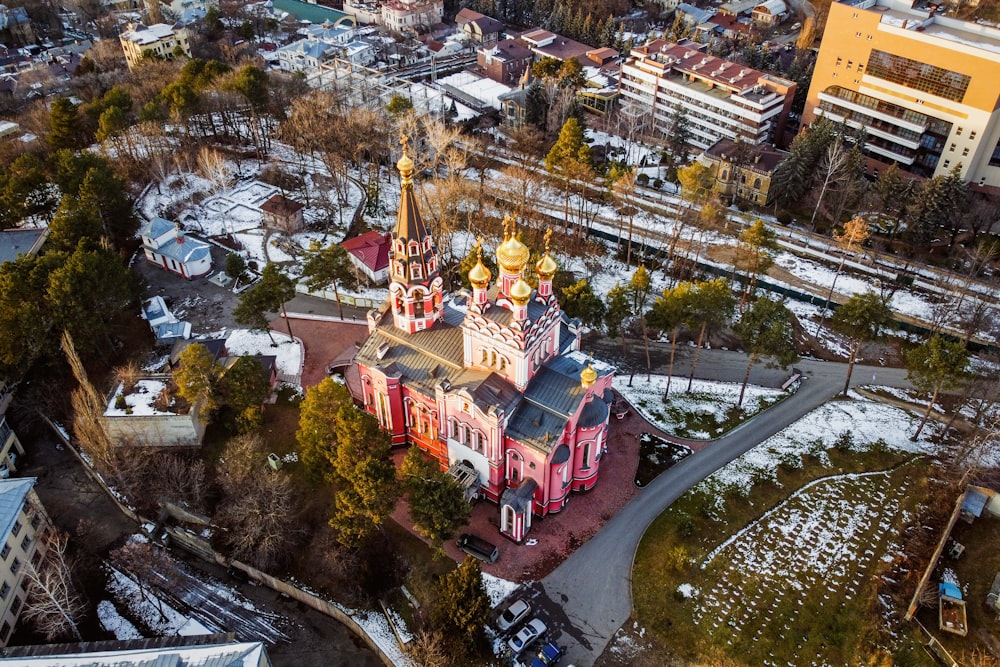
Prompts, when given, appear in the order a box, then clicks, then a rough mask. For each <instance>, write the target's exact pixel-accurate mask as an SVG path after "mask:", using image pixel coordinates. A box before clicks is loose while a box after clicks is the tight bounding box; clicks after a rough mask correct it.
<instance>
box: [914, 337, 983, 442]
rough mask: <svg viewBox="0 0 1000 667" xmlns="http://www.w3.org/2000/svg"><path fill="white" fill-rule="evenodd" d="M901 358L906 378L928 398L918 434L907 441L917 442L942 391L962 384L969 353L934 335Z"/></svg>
mask: <svg viewBox="0 0 1000 667" xmlns="http://www.w3.org/2000/svg"><path fill="white" fill-rule="evenodd" d="M903 356H904V358H905V360H906V378H907V379H908V380H909V381H910V382H912V383H913V386H914V387H916V388H917V389H918V390H920V391H923V392H927V393H929V394H930V395H931V397H930V401H929V402H928V403H927V410H925V411H924V416H923V418H922V419H921V420H920V424H919V425H918V426H917V431H916V433H914V434H913V437H911V438H910V439H911V440H913V441H916V440H917V438H919V437H920V432H921V431H923V430H924V426H925V425H926V424H927V419H928V418H929V417H930V416H931V411H932V410H933V409H934V406H935V405H936V404H937V399H938V397H939V396H940V395H941V392H942V391H950V390H952V389H957V388H958V387H961V386H962V384H963V383H964V382H965V377H966V369H967V367H968V365H969V352H968V350H966V349H965V346H964V345H962V343H960V342H958V341H956V342H951V341H948V340H945V339H944V338H942V337H941V336H940V335H938V334H934V335H933V336H931V337H930V338H929V339H927V340H926V341H924V342H923V343H922V344H921V345H919V346H917V347H915V348H913V349H912V350H910V351H909V352H907V353H906V354H904V355H903Z"/></svg>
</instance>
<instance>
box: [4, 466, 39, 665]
mask: <svg viewBox="0 0 1000 667" xmlns="http://www.w3.org/2000/svg"><path fill="white" fill-rule="evenodd" d="M35 481H36V480H35V478H34V477H24V478H21V479H4V480H0V540H2V541H0V647H2V646H6V645H7V642H8V641H9V640H10V635H11V633H12V632H13V631H14V626H15V625H17V619H18V616H19V615H20V614H21V610H22V608H23V607H24V599H25V597H26V596H27V581H26V579H27V577H26V570H27V567H26V566H27V565H28V564H29V563H31V564H32V565H37V564H38V563H39V561H41V559H42V556H43V555H44V553H45V545H44V544H43V542H44V540H43V533H44V531H45V528H46V526H48V525H49V517H48V515H47V514H46V513H45V509H44V508H43V507H42V503H41V501H39V500H38V495H37V494H35V490H34V486H35Z"/></svg>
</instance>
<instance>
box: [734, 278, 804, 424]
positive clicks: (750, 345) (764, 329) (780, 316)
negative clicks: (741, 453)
mask: <svg viewBox="0 0 1000 667" xmlns="http://www.w3.org/2000/svg"><path fill="white" fill-rule="evenodd" d="M733 331H735V332H736V335H737V336H739V337H740V340H742V341H743V349H744V350H745V351H746V353H747V355H748V357H749V359H748V360H747V370H746V373H745V374H744V376H743V386H741V387H740V396H739V399H737V401H736V405H737V407H742V405H743V396H744V394H745V393H746V389H747V383H748V382H750V371H751V370H753V366H754V364H755V363H757V359H758V358H760V357H771V358H773V359H774V360H775V361H776V362H777V364H778V365H779V366H781V367H782V368H785V367H787V366H788V365H789V364H792V363H794V362H795V360H796V359H798V354H796V352H795V340H794V330H793V329H792V313H791V312H790V311H789V310H788V308H786V307H785V304H784V303H782V302H781V301H774V300H773V299H769V298H767V297H761V298H759V299H757V300H756V301H754V303H753V305H752V306H750V308H749V309H748V310H747V311H746V312H745V313H743V316H742V317H741V318H740V321H739V322H737V323H736V326H734V327H733Z"/></svg>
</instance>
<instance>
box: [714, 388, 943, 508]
mask: <svg viewBox="0 0 1000 667" xmlns="http://www.w3.org/2000/svg"><path fill="white" fill-rule="evenodd" d="M919 421H920V417H919V416H918V415H914V414H912V413H910V412H908V411H906V410H903V409H901V408H897V407H894V406H891V405H886V404H884V403H880V402H878V401H874V400H871V399H867V398H864V397H862V396H861V395H860V394H857V393H856V392H853V391H852V392H851V393H850V397H849V398H848V399H846V400H836V401H831V402H829V403H826V404H825V405H823V406H821V407H819V408H817V409H816V410H813V411H812V412H810V413H809V414H808V415H806V416H805V417H803V418H802V419H799V420H798V421H797V422H795V423H794V424H791V425H789V426H787V427H785V428H784V429H782V430H781V431H779V432H778V433H777V434H775V435H773V436H771V437H770V438H768V439H767V440H765V441H764V442H762V443H761V444H759V445H757V446H756V447H754V448H753V449H751V450H750V451H749V452H747V453H746V454H743V455H742V456H740V457H739V458H737V459H736V460H735V461H733V462H732V463H730V464H729V465H727V466H725V467H724V468H722V469H721V470H719V471H718V472H716V473H715V474H713V475H711V476H710V477H708V478H707V479H705V480H704V481H703V482H701V483H700V484H698V485H697V486H695V487H694V488H695V489H696V490H699V491H704V492H706V493H708V494H709V495H711V496H715V497H720V498H721V497H722V496H725V495H726V494H727V493H728V492H731V491H736V492H737V493H740V494H741V495H746V494H748V493H749V492H750V489H751V488H752V487H753V485H754V484H755V483H757V482H760V481H761V480H770V481H772V482H774V483H777V482H778V478H777V471H778V466H780V465H793V466H798V465H800V464H801V457H802V456H804V455H812V456H818V457H820V458H821V459H823V458H825V457H826V450H827V449H829V448H831V447H833V446H834V445H835V444H837V442H838V440H840V439H841V438H842V437H843V436H844V434H849V436H850V443H851V445H850V446H851V447H854V448H858V449H859V450H861V449H866V448H868V447H870V446H871V445H873V444H874V443H876V442H879V441H881V442H882V443H884V446H886V447H889V448H891V449H896V450H899V451H906V452H914V453H925V454H929V453H934V452H935V451H936V445H934V444H933V441H934V440H935V438H936V436H937V434H938V432H939V430H940V428H941V427H940V426H939V425H938V424H936V423H934V422H929V423H928V424H927V427H926V428H925V429H924V431H923V433H922V434H921V437H920V439H919V440H918V441H917V442H913V441H912V440H910V436H912V435H913V433H914V432H915V431H916V428H917V423H918V422H919Z"/></svg>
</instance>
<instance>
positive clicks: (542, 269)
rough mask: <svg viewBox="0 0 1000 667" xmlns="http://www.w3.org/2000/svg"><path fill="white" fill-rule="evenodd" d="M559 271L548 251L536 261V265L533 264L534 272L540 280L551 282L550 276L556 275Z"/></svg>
mask: <svg viewBox="0 0 1000 667" xmlns="http://www.w3.org/2000/svg"><path fill="white" fill-rule="evenodd" d="M558 270H559V265H558V264H556V260H554V259H552V256H551V255H549V253H548V251H545V255H544V256H542V258H541V259H540V260H538V264H535V271H536V272H537V273H538V277H539V278H541V279H542V280H552V276H554V275H555V274H556V271H558Z"/></svg>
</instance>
